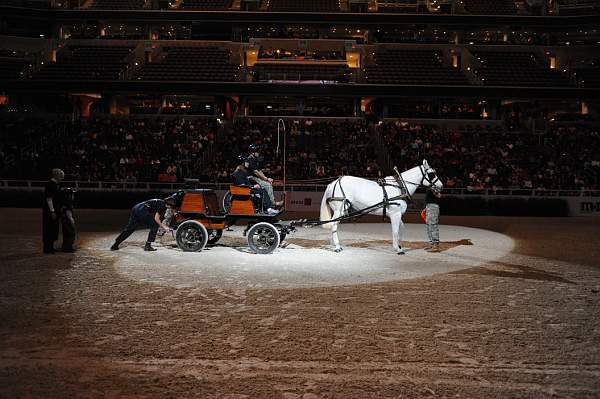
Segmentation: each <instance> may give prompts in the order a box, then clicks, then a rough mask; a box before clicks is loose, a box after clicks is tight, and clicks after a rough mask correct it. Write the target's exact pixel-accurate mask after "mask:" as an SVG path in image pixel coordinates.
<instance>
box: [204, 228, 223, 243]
mask: <svg viewBox="0 0 600 399" xmlns="http://www.w3.org/2000/svg"><path fill="white" fill-rule="evenodd" d="M222 235H223V230H216V229H209V230H208V241H207V244H208V245H215V244H216V243H217V241H219V239H220V238H221V236H222Z"/></svg>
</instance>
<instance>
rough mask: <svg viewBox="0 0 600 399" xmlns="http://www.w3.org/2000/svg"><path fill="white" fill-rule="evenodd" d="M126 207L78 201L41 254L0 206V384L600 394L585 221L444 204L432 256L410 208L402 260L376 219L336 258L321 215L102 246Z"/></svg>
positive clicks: (596, 292)
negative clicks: (193, 243)
mask: <svg viewBox="0 0 600 399" xmlns="http://www.w3.org/2000/svg"><path fill="white" fill-rule="evenodd" d="M126 217H127V212H121V211H105V212H101V211H79V213H78V218H79V224H80V233H81V234H80V240H79V245H80V248H81V249H80V251H79V252H77V253H76V254H60V253H59V254H56V255H52V256H44V255H42V254H41V251H40V247H41V243H40V238H39V231H40V215H39V213H38V211H36V210H14V209H2V210H0V220H1V222H2V223H1V224H0V249H1V250H2V257H1V258H0V397H1V398H16V397H49V398H65V397H115V398H117V397H124V398H147V397H148V398H149V397H156V398H165V397H172V398H187V397H197V398H236V399H237V398H285V399H293V398H302V399H314V398H399V397H403V398H422V397H440V398H442V397H448V398H449V397H453V398H454V397H463V398H465V397H467V398H495V397H498V398H507V397H510V398H546V397H573V398H598V397H600V319H599V318H598V316H597V315H598V314H600V267H599V265H600V261H598V259H600V249H599V248H598V245H597V241H598V239H597V237H598V236H599V234H600V223H599V222H600V220H598V219H596V220H594V219H535V218H491V217H488V218H483V217H480V218H476V217H471V218H449V217H446V218H443V220H442V223H443V224H444V225H443V226H442V230H441V234H442V240H443V241H444V243H443V245H444V251H443V252H442V253H440V254H430V253H426V252H425V251H423V249H422V247H423V246H424V244H425V243H424V239H425V233H424V225H423V224H410V222H411V221H412V222H415V221H416V220H414V218H413V220H410V218H409V220H408V222H409V224H408V228H407V231H406V234H405V236H404V240H405V241H404V243H403V246H405V247H408V248H410V250H409V251H408V253H407V254H406V255H404V256H398V255H396V254H394V253H393V251H392V248H391V243H390V239H391V235H390V233H389V224H356V225H350V224H347V225H342V227H341V229H340V230H341V238H342V240H343V243H344V244H345V246H346V250H345V251H344V252H343V253H342V254H335V253H333V252H331V251H330V249H329V247H328V242H327V235H326V234H327V232H326V231H324V230H321V229H302V230H300V231H299V232H298V234H297V235H296V236H294V237H290V238H289V239H288V240H287V241H288V242H287V244H288V245H287V247H285V248H280V249H278V250H277V251H276V252H275V253H274V254H272V255H266V256H261V255H254V254H250V253H247V251H246V249H245V245H244V241H243V237H241V233H240V232H239V231H234V232H227V233H226V236H224V238H223V239H222V242H220V243H219V244H222V245H218V246H215V247H213V248H210V249H208V250H206V251H204V252H202V253H181V252H180V251H179V250H178V249H176V248H173V247H172V246H171V245H170V242H169V241H168V240H165V241H164V242H163V245H161V246H158V248H159V251H157V252H156V253H153V254H148V253H144V252H143V251H141V249H140V244H141V243H142V242H143V240H144V235H143V233H140V234H136V235H135V236H134V237H132V239H131V240H130V241H129V245H127V246H124V247H123V249H122V250H121V251H119V252H117V253H115V252H111V251H108V250H107V249H106V248H107V246H108V245H109V244H110V241H111V240H112V238H114V236H115V235H116V233H117V232H118V230H119V228H120V227H122V225H123V224H124V223H125V221H126ZM290 218H294V217H293V216H292V217H290ZM236 230H237V229H236ZM257 261H260V262H261V264H260V265H259V264H257Z"/></svg>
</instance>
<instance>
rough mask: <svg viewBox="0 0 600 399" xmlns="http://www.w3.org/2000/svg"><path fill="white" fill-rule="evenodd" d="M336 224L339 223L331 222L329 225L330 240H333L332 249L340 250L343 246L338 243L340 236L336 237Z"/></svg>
mask: <svg viewBox="0 0 600 399" xmlns="http://www.w3.org/2000/svg"><path fill="white" fill-rule="evenodd" d="M336 217H337V216H336ZM338 225H339V223H337V222H335V223H333V225H332V227H331V241H332V242H333V245H334V246H335V249H334V251H335V252H342V250H343V248H342V245H341V244H340V238H339V237H338Z"/></svg>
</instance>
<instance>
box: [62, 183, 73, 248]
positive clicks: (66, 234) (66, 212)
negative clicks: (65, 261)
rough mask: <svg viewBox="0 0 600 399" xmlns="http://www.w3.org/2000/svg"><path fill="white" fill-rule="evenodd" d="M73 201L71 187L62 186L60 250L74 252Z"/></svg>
mask: <svg viewBox="0 0 600 399" xmlns="http://www.w3.org/2000/svg"><path fill="white" fill-rule="evenodd" d="M74 201H75V191H74V190H73V189H72V188H68V187H67V188H63V189H62V190H61V201H60V224H61V227H62V236H63V242H62V251H63V252H75V248H73V243H74V242H75V237H76V234H77V233H76V230H75V218H74V217H73V204H74Z"/></svg>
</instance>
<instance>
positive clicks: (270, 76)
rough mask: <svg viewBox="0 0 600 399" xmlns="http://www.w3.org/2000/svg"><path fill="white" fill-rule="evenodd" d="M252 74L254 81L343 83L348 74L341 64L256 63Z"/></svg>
mask: <svg viewBox="0 0 600 399" xmlns="http://www.w3.org/2000/svg"><path fill="white" fill-rule="evenodd" d="M253 72H254V76H255V79H256V80H259V81H265V80H334V81H344V80H345V76H346V77H347V75H348V74H349V73H350V69H349V68H348V65H346V64H342V63H303V62H280V63H260V62H259V63H257V64H254V67H253Z"/></svg>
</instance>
